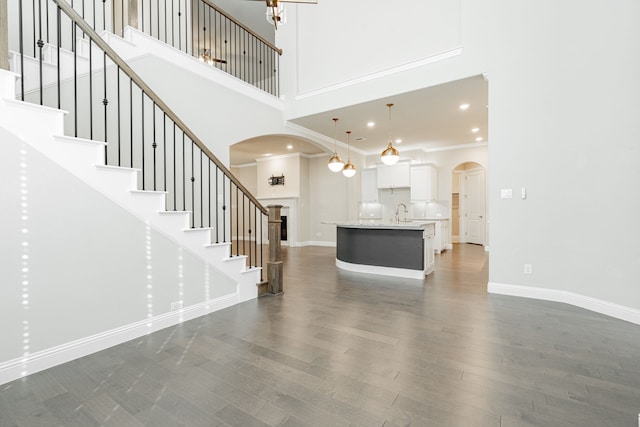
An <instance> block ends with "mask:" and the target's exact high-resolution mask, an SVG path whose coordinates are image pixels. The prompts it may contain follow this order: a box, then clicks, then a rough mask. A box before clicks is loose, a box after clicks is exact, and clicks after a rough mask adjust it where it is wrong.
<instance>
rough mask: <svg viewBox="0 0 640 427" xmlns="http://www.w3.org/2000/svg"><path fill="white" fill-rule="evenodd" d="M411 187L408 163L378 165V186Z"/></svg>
mask: <svg viewBox="0 0 640 427" xmlns="http://www.w3.org/2000/svg"><path fill="white" fill-rule="evenodd" d="M409 187H411V166H410V164H409V163H405V162H402V163H396V164H395V165H391V166H389V165H378V188H409Z"/></svg>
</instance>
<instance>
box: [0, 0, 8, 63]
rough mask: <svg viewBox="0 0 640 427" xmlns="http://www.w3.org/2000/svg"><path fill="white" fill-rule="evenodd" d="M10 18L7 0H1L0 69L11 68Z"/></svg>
mask: <svg viewBox="0 0 640 427" xmlns="http://www.w3.org/2000/svg"><path fill="white" fill-rule="evenodd" d="M8 27H9V19H8V16H7V0H0V70H7V71H8V70H9V28H8Z"/></svg>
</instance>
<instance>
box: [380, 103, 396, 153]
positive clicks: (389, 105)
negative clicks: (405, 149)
mask: <svg viewBox="0 0 640 427" xmlns="http://www.w3.org/2000/svg"><path fill="white" fill-rule="evenodd" d="M387 107H388V108H389V145H388V146H387V148H385V149H384V151H383V152H382V153H381V154H380V160H382V163H384V164H385V165H395V164H396V163H398V159H399V158H400V152H399V151H398V150H396V149H395V148H394V147H393V142H392V139H391V107H393V104H387Z"/></svg>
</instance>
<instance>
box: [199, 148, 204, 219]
mask: <svg viewBox="0 0 640 427" xmlns="http://www.w3.org/2000/svg"><path fill="white" fill-rule="evenodd" d="M202 187H204V179H202V150H200V228H202V227H204V218H203V216H204V213H203V205H204V199H203V198H202Z"/></svg>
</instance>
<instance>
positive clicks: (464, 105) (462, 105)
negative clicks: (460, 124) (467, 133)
mask: <svg viewBox="0 0 640 427" xmlns="http://www.w3.org/2000/svg"><path fill="white" fill-rule="evenodd" d="M468 108H469V104H460V109H461V110H466V109H468Z"/></svg>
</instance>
